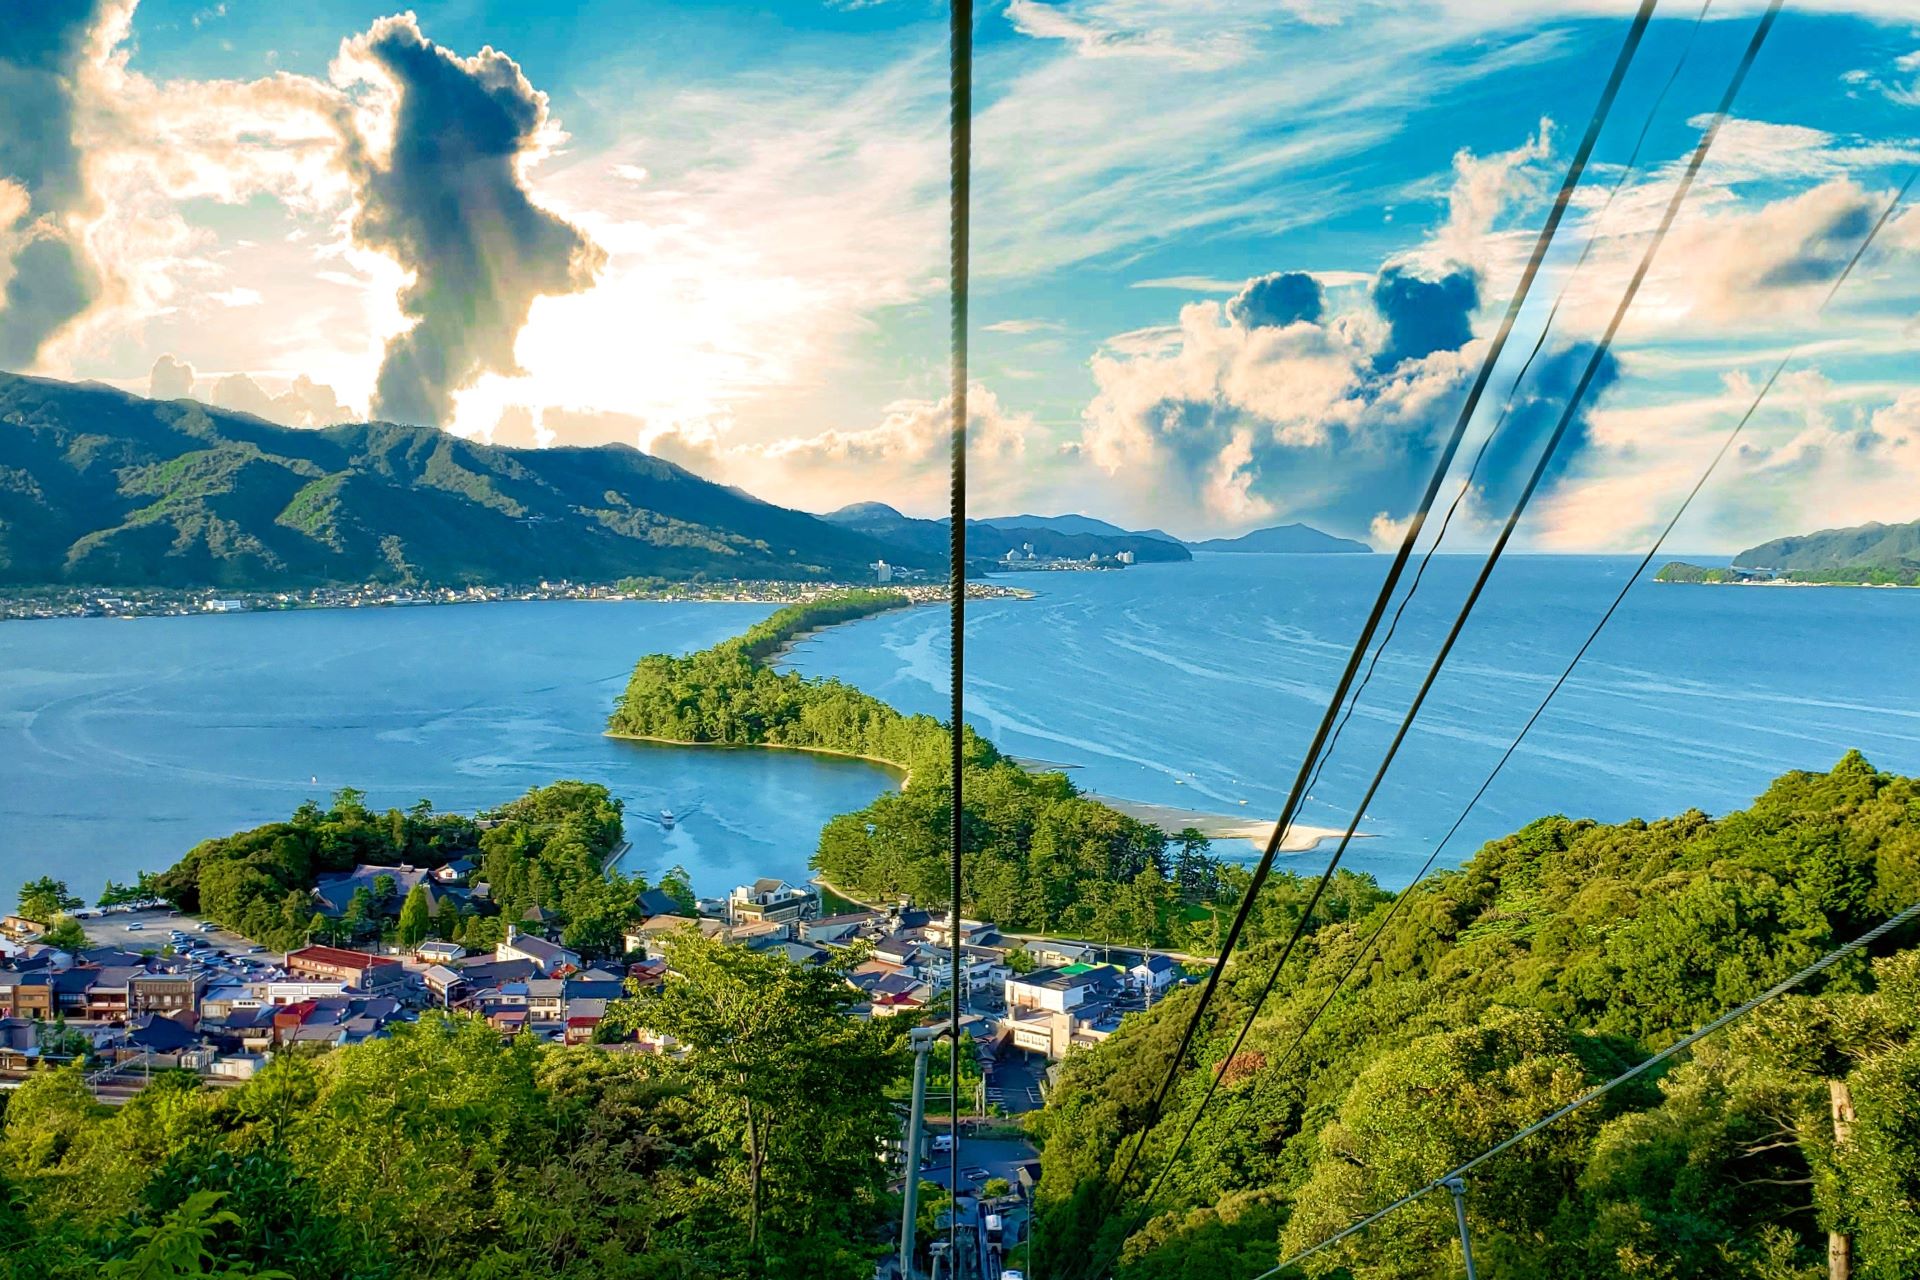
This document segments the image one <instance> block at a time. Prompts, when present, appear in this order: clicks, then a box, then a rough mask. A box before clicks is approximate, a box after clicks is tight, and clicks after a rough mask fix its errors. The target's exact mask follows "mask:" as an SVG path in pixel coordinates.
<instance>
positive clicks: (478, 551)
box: [0, 373, 944, 589]
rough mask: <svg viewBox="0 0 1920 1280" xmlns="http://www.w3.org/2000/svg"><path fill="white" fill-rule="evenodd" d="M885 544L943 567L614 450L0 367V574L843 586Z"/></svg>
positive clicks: (235, 581)
mask: <svg viewBox="0 0 1920 1280" xmlns="http://www.w3.org/2000/svg"><path fill="white" fill-rule="evenodd" d="M882 558H885V559H888V560H892V561H894V562H896V563H900V564H903V565H907V566H911V567H920V568H926V569H937V568H939V567H940V565H941V564H942V563H944V556H934V555H931V554H926V553H923V552H921V551H918V550H916V549H914V548H912V547H908V546H902V545H899V544H896V543H893V542H881V541H880V540H878V539H876V538H874V537H872V536H871V535H869V534H866V533H864V532H861V531H860V530H857V529H850V528H847V527H845V526H844V525H836V524H832V523H829V522H827V521H824V520H821V519H818V518H817V517H815V516H811V515H807V514H805V513H804V512H799V511H791V510H787V509H786V508H783V507H777V506H774V505H772V504H770V503H766V502H762V501H760V500H759V499H757V498H754V497H752V496H750V495H748V494H745V493H742V492H740V491H739V490H736V489H730V488H726V487H723V486H721V485H717V484H713V483H711V482H709V481H706V480H702V479H701V478H700V477H698V476H696V475H694V474H693V473H691V472H689V471H686V470H684V469H682V468H680V467H677V466H675V465H673V464H672V463H670V462H665V461H662V460H660V459H658V458H653V457H649V456H648V455H647V454H644V453H641V452H639V451H638V450H636V449H632V448H629V447H626V446H624V445H605V446H600V447H598V448H551V449H506V448H495V447H493V446H490V445H485V444H479V443H476V442H474V441H470V440H466V439H463V438H461V437H459V436H455V435H450V434H448V433H447V432H444V431H439V430H435V429H432V428H426V427H407V426H394V425H390V424H386V423H371V424H361V425H348V426H336V427H327V428H324V429H319V430H312V429H295V428H289V427H280V426H274V425H271V424H269V423H266V422H263V421H261V420H260V419H258V418H254V417H252V416H250V415H246V414H239V413H229V412H224V411H222V410H218V409H211V408H208V407H207V406H206V405H203V404H200V403H198V402H197V401H192V400H176V401H153V400H147V399H144V398H142V397H139V396H134V395H129V394H127V393H125V392H122V391H118V390H115V389H113V388H111V387H106V386H101V385H97V384H73V383H65V382H58V381H52V380H48V379H41V378H28V377H22V376H19V375H15V374H5V373H0V583H7V584H14V585H23V584H47V583H84V584H89V585H103V586H106V585H144V586H174V587H188V586H194V587H197V586H222V587H231V588H255V589H278V588H285V587H293V586H307V585H322V584H329V583H356V582H393V583H415V582H420V583H434V584H442V585H446V584H483V583H520V582H532V581H538V580H541V579H544V578H572V579H577V580H586V581H610V580H614V579H618V578H623V577H631V576H658V577H669V578H689V577H694V576H698V575H706V576H709V577H716V578H798V579H805V578H839V579H848V578H860V577H866V576H869V574H870V571H869V569H868V566H869V565H870V564H871V563H872V562H874V561H875V560H878V559H882Z"/></svg>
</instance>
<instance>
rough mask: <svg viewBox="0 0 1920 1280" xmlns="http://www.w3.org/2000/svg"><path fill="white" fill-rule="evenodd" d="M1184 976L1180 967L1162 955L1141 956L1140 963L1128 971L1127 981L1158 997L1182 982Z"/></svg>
mask: <svg viewBox="0 0 1920 1280" xmlns="http://www.w3.org/2000/svg"><path fill="white" fill-rule="evenodd" d="M1182 976H1184V975H1183V974H1182V972H1181V969H1180V966H1179V965H1177V964H1175V963H1174V962H1173V961H1172V960H1171V959H1169V958H1168V957H1166V956H1162V955H1151V954H1149V955H1144V956H1141V957H1140V963H1139V964H1136V965H1134V966H1133V967H1132V968H1131V969H1128V970H1127V981H1129V982H1131V983H1132V984H1133V985H1134V987H1135V988H1137V989H1138V990H1141V991H1150V992H1152V993H1154V994H1156V995H1158V994H1159V993H1160V992H1163V991H1165V990H1166V989H1167V988H1168V987H1170V986H1172V985H1173V984H1174V983H1176V982H1178V981H1180V979H1181V977H1182Z"/></svg>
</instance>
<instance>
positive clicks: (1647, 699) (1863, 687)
mask: <svg viewBox="0 0 1920 1280" xmlns="http://www.w3.org/2000/svg"><path fill="white" fill-rule="evenodd" d="M1479 565H1480V561H1479V559H1478V558H1477V557H1474V558H1468V557H1455V556H1442V557H1438V558H1436V559H1435V560H1434V562H1433V564H1432V566H1431V567H1430V568H1429V570H1428V572H1427V577H1426V582H1425V584H1424V585H1423V586H1422V588H1421V591H1420V595H1419V596H1418V597H1416V599H1415V602H1414V605H1413V607H1411V608H1410V609H1409V610H1408V612H1407V614H1406V617H1405V620H1404V621H1403V622H1402V623H1401V625H1400V628H1399V632H1398V634H1397V635H1396V637H1395V639H1394V642H1393V646H1392V647H1391V648H1390V649H1389V650H1388V651H1387V656H1386V658H1385V659H1384V660H1383V661H1382V663H1381V665H1380V667H1379V670H1378V672H1377V673H1376V674H1375V676H1374V678H1373V682H1372V684H1371V685H1370V687H1369V688H1368V690H1367V692H1366V695H1365V698H1364V700H1363V701H1362V703H1361V705H1360V709H1359V711H1358V713H1357V714H1356V715H1355V716H1354V718H1353V720H1352V722H1351V724H1350V725H1349V727H1348V729H1347V730H1346V732H1345V734H1344V735H1343V737H1342V738H1341V740H1340V745H1339V748H1338V750H1337V751H1336V753H1335V755H1334V757H1333V759H1332V761H1331V762H1330V763H1329V765H1328V767H1327V769H1326V771H1325V774H1324V777H1323V779H1322V781H1321V782H1320V783H1319V785H1317V786H1316V787H1315V788H1314V790H1313V793H1312V795H1313V801H1312V803H1310V804H1308V805H1307V806H1306V807H1305V809H1304V811H1303V812H1302V815H1301V820H1302V821H1304V822H1307V823H1311V824H1313V825H1316V826H1324V827H1334V826H1341V827H1344V825H1345V824H1346V822H1347V821H1348V820H1349V819H1350V818H1351V816H1352V812H1353V806H1354V805H1355V804H1357V802H1358V801H1359V799H1360V797H1361V795H1362V794H1363V792H1364V790H1365V787H1366V784H1367V781H1368V779H1369V778H1370V777H1371V776H1372V772H1373V770H1374V768H1375V767H1376V766H1377V764H1378V762H1379V757H1380V753H1381V752H1383V751H1384V750H1385V749H1386V746H1387V743H1388V741H1389V740H1390V738H1391V737H1392V734H1393V731H1394V729H1395V728H1396V727H1397V725H1398V723H1399V719H1400V717H1401V716H1402V715H1403V714H1404V712H1405V709H1406V705H1407V702H1408V701H1409V700H1410V699H1411V698H1412V696H1413V694H1414V692H1415V690H1416V689H1417V688H1418V685H1419V682H1420V680H1421V678H1422V677H1423V676H1424V674H1425V672H1426V668H1427V665H1428V663H1429V662H1431V660H1432V657H1433V653H1434V650H1435V648H1436V647H1437V646H1438V644H1439V643H1440V640H1441V638H1442V636H1443V635H1444V634H1445V630H1446V627H1447V626H1448V625H1449V624H1450V623H1451V621H1452V618H1453V611H1454V610H1455V609H1456V608H1457V607H1458V605H1459V602H1460V600H1461V598H1462V597H1463V596H1464V594H1465V592H1466V590H1467V587H1468V585H1469V584H1470V582H1471V580H1472V577H1473V575H1474V574H1475V573H1476V572H1477V571H1478V569H1479ZM1387 567H1388V557H1386V556H1384V555H1376V556H1270V555H1202V556H1200V557H1198V558H1196V560H1195V561H1194V562H1193V563H1192V564H1188V565H1141V566H1136V567H1134V568H1131V569H1127V570H1124V571H1122V572H1118V573H1042V574H1029V575H1026V576H1024V577H1017V578H1009V579H1007V580H1008V581H1017V582H1021V583H1023V584H1025V585H1031V586H1033V587H1034V588H1036V589H1037V590H1039V591H1041V592H1042V593H1043V594H1042V596H1041V597H1040V598H1039V599H1037V600H1032V601H1024V602H1015V601H1005V602H986V603H982V604H980V605H977V606H975V608H974V611H973V614H972V617H971V619H970V622H969V626H968V639H967V660H968V706H969V714H970V718H971V719H972V720H973V721H974V722H975V723H976V724H977V725H978V727H979V728H980V729H981V730H982V731H984V732H985V733H986V734H988V735H989V736H990V737H991V738H992V739H993V740H994V741H995V742H996V743H998V744H999V745H1000V746H1001V747H1002V748H1003V749H1004V750H1007V751H1009V752H1012V753H1015V754H1018V755H1023V756H1029V757H1034V758H1039V759H1044V760H1049V761H1055V762H1059V763H1063V764H1069V765H1075V766H1078V769H1077V771H1076V772H1075V773H1074V774H1073V775H1072V776H1073V777H1074V778H1075V779H1076V780H1077V781H1078V782H1080V784H1081V785H1082V786H1083V787H1085V788H1086V789H1088V790H1091V791H1097V792H1101V793H1104V794H1108V795H1115V796H1124V797H1127V798H1130V799H1135V800H1144V801H1150V802H1154V803H1158V804H1171V805H1182V806H1184V807H1188V808H1193V809H1201V810H1207V811H1211V812H1217V813H1245V814H1249V815H1255V814H1257V815H1264V816H1266V817H1268V818H1271V817H1273V816H1275V815H1277V814H1278V813H1279V811H1280V806H1281V805H1282V804H1283V803H1284V802H1285V800H1286V793H1287V789H1288V787H1289V786H1290V785H1291V784H1292V782H1293V778H1294V774H1295V770H1296V769H1297V768H1298V765H1299V755H1300V753H1301V752H1302V751H1303V750H1304V748H1305V744H1306V741H1307V740H1308V738H1309V737H1310V736H1311V734H1312V731H1313V728H1314V726H1315V725H1316V724H1317V723H1318V722H1319V718H1320V715H1321V712H1322V711H1323V709H1324V708H1325V706H1326V698H1327V693H1328V691H1329V690H1330V689H1331V688H1332V687H1333V684H1334V682H1335V680H1336V679H1337V678H1338V675H1339V671H1340V667H1341V665H1342V664H1343V663H1344V662H1345V659H1346V656H1347V652H1348V648H1349V646H1350V645H1351V644H1352V637H1353V635H1354V634H1355V633H1356V632H1357V631H1358V629H1359V626H1360V623H1361V621H1362V620H1363V619H1364V617H1365V615H1366V610H1367V608H1368V607H1369V606H1370V605H1371V603H1372V600H1373V597H1374V594H1375V593H1376V592H1377V591H1378V590H1379V584H1380V579H1381V578H1382V577H1383V576H1384V575H1385V573H1386V570H1387ZM1633 567H1634V561H1633V560H1629V559H1624V558H1618V557H1578V558H1575V557H1531V556H1509V557H1506V558H1504V559H1503V560H1502V561H1501V564H1500V567H1499V568H1498V569H1497V570H1496V571H1495V575H1494V577H1493V579H1492V581H1491V582H1490V583H1489V585H1488V587H1487V591H1486V593H1485V595H1483V596H1482V598H1481V601H1480V603H1479V605H1478V607H1477V608H1476V610H1475V612H1474V615H1473V618H1472V620H1471V621H1470V622H1469V623H1468V626H1467V630H1466V631H1465V632H1464V634H1463V635H1462V637H1461V640H1460V642H1459V644H1458V645H1457V646H1456V647H1455V649H1454V652H1453V656H1452V657H1451V659H1450V660H1449V662H1448V664H1447V666H1446V668H1445V670H1444V671H1443V673H1442V675H1441V677H1440V679H1439V681H1438V683H1437V684H1436V685H1435V687H1434V690H1433V692H1432V694H1431V695H1430V696H1429V698H1428V700H1427V704H1426V707H1425V710H1424V711H1423V712H1422V715H1421V718H1420V719H1419V720H1418V721H1416V722H1415V728H1414V730H1413V732H1412V733H1411V734H1410V735H1409V737H1408V739H1407V742H1406V744H1405V745H1404V746H1403V747H1402V748H1401V751H1400V755H1399V757H1398V760H1397V761H1396V763H1395V765H1394V766H1393V768H1392V770H1391V771H1390V772H1389V773H1388V775H1387V779H1386V782H1385V784H1384V785H1383V786H1382V788H1381V790H1380V792H1379V794H1378V795H1377V796H1376V797H1375V798H1374V801H1373V803H1372V804H1371V805H1370V806H1368V813H1367V815H1366V817H1365V818H1364V819H1363V820H1362V823H1361V827H1360V830H1361V832H1362V833H1365V834H1367V835H1368V836H1370V837H1372V838H1370V839H1367V840H1364V841H1358V842H1356V843H1355V844H1354V846H1353V849H1352V851H1351V852H1350V853H1349V855H1348V856H1347V859H1346V861H1345V863H1344V865H1348V866H1353V867H1356V868H1358V869H1363V870H1368V871H1371V872H1373V873H1375V874H1376V875H1378V876H1379V877H1380V879H1381V880H1382V881H1383V882H1384V883H1388V884H1395V885H1397V884H1402V883H1404V882H1405V881H1406V880H1407V879H1408V878H1409V877H1410V876H1411V874H1412V872H1413V869H1414V868H1416V867H1418V866H1419V864H1420V863H1421V862H1422V861H1424V860H1425V858H1426V855H1427V853H1428V852H1429V851H1430V850H1431V849H1432V848H1433V845H1434V843H1435V842H1436V841H1438V840H1439V839H1440V838H1441V837H1442V836H1444V835H1445V833H1446V831H1447V829H1448V828H1449V827H1450V826H1451V825H1452V823H1453V820H1454V818H1455V817H1456V816H1457V815H1458V814H1459V813H1460V811H1461V809H1462V808H1463V807H1464V806H1465V804H1466V803H1467V801H1468V799H1469V798H1470V797H1471V796H1472V795H1473V793H1474V791H1475V790H1476V789H1477V788H1478V786H1479V784H1480V782H1481V781H1482V779H1484V778H1485V777H1486V775H1487V773H1488V772H1489V771H1490V770H1491V769H1492V768H1493V766H1494V763H1495V762H1496V761H1497V760H1498V758H1499V756H1500V753H1501V751H1503V750H1504V749H1505V747H1506V745H1507V743H1508V742H1509V741H1511V739H1512V736H1513V734H1514V733H1516V732H1518V730H1519V728H1520V726H1521V725H1522V724H1523V723H1524V722H1525V720H1526V718H1527V716H1528V715H1529V714H1530V713H1531V712H1532V710H1533V708H1534V707H1535V706H1537V705H1538V704H1539V701H1540V699H1541V698H1542V697H1544V696H1545V695H1546V692H1547V689H1548V688H1549V687H1550V686H1551V684H1552V681H1553V679H1554V678H1555V677H1556V676H1558V674H1559V672H1560V670H1561V669H1562V668H1563V667H1564V666H1565V664H1566V661H1567V659H1568V658H1569V657H1571V656H1572V654H1573V652H1574V651H1575V650H1576V649H1577V648H1578V647H1579V645H1580V642H1581V641H1582V640H1583V639H1584V638H1585V637H1586V635H1587V633H1588V631H1589V630H1590V629H1591V628H1592V626H1593V624H1594V623H1595V622H1596V621H1597V620H1598V619H1599V616H1600V614H1601V613H1602V612H1603V611H1604V610H1605V607H1606V605H1607V603H1608V602H1609V601H1610V600H1611V599H1612V598H1613V596H1614V594H1615V593H1616V592H1618V591H1619V589H1620V585H1621V583H1622V582H1623V581H1624V579H1625V576H1626V575H1627V574H1628V573H1629V572H1631V570H1632V568H1633ZM1916 626H1920V591H1911V590H1908V591H1900V590H1861V589H1841V588H1757V587H1689V586H1669V585H1664V584H1660V583H1655V582H1652V581H1651V580H1648V581H1643V582H1641V583H1638V584H1636V585H1635V587H1634V589H1633V591H1632V593H1631V594H1630V595H1629V596H1628V598H1627V601H1626V603H1625V604H1623V605H1622V606H1621V609H1620V612H1619V613H1617V614H1616V615H1615V616H1614V619H1613V621H1612V623H1610V624H1609V626H1608V628H1607V630H1606V631H1605V632H1604V633H1603V634H1602V636H1601V638H1600V639H1599V641H1597V642H1596V643H1595V645H1594V647H1593V649H1591V650H1590V651H1589V652H1588V655H1587V657H1586V659H1585V660H1584V661H1583V662H1582V664H1581V665H1580V667H1579V668H1578V669H1576V671H1575V673H1574V676H1573V678H1572V679H1571V680H1570V681H1569V682H1568V684H1567V686H1566V688H1564V689H1563V690H1562V691H1561V692H1560V694H1559V696H1558V697H1557V698H1555V700H1554V702H1553V705H1552V706H1551V707H1550V708H1549V710H1548V711H1547V713H1546V715H1545V716H1543V717H1542V719H1541V721H1540V723H1539V724H1538V725H1537V726H1535V728H1534V730H1533V732H1532V734H1530V735H1529V737H1528V739H1527V742H1526V744H1525V745H1523V746H1522V748H1521V750H1520V751H1519V752H1518V753H1517V754H1516V755H1515V757H1514V759H1513V760H1512V762H1511V763H1509V764H1508V765H1507V767H1506V769H1505V771H1504V772H1503V773H1502V775H1501V779H1500V780H1499V781H1498V782H1496V783H1495V785H1494V787H1493V789H1492V790H1491V791H1489V792H1488V794H1487V797H1486V799H1485V800H1484V801H1482V802H1481V805H1480V806H1479V807H1478V808H1477V809H1476V810H1475V811H1474V814H1473V815H1472V816H1471V817H1470V818H1469V820H1468V821H1467V823H1466V825H1465V826H1463V827H1462V829H1461V833H1460V835H1459V836H1456V837H1455V842H1454V843H1453V844H1451V845H1449V846H1448V847H1447V849H1446V850H1445V851H1444V852H1443V858H1444V860H1445V861H1446V862H1450V863H1457V862H1460V861H1464V860H1465V859H1466V857H1468V856H1470V855H1471V854H1472V852H1473V850H1474V849H1475V848H1476V847H1477V846H1478V844H1479V843H1480V842H1481V841H1483V840H1485V839H1487V838H1489V837H1492V836H1495V835H1500V834H1504V833H1505V832H1508V831H1511V830H1513V829H1514V828H1515V827H1517V826H1520V825H1522V824H1524V823H1526V822H1528V821H1530V820H1532V819H1534V818H1536V817H1539V816H1541V815H1542V814H1547V813H1567V814H1571V815H1576V816H1590V817H1595V818H1599V819H1602V820H1607V821H1617V820H1620V819H1624V818H1628V817H1633V816H1644V817H1658V816H1662V815H1666V814H1672V813H1677V812H1680V811H1682V810H1685V809H1687V808H1688V807H1699V808H1702V809H1706V810H1708V811H1709V812H1725V811H1726V810H1729V809H1734V808H1739V807H1741V806H1743V805H1745V804H1746V803H1747V802H1748V801H1749V800H1751V799H1752V798H1753V796H1754V795H1755V794H1757V793H1758V792H1760V791H1761V790H1763V789H1764V788H1765V787H1766V785H1767V783H1768V782H1769V781H1770V780H1771V779H1772V778H1774V777H1775V776H1777V775H1778V774H1780V773H1783V772H1785V771H1786V770H1788V769H1826V768H1829V767H1831V766H1832V764H1833V762H1834V761H1835V760H1837V759H1838V758H1839V757H1840V756H1841V755H1842V754H1843V753H1844V752H1845V751H1846V750H1847V749H1848V748H1850V747H1858V748H1860V749H1861V750H1862V751H1864V752H1865V753H1866V754H1867V756H1868V758H1869V759H1871V760H1872V761H1873V762H1874V763H1875V764H1877V765H1879V766H1880V767H1881V768H1883V769H1893V770H1898V771H1900V772H1904V773H1913V772H1917V771H1920V681H1916V680H1915V679H1914V669H1915V659H1916V658H1920V644H1917V643H1916V635H1920V632H1917V631H1916ZM943 628H944V623H943V621H942V620H941V619H940V618H938V617H936V616H934V615H933V614H932V613H930V612H928V611H917V612H913V613H905V614H890V615H882V616H880V617H877V618H870V619H866V620H863V621H861V622H857V623H854V624H852V625H850V626H847V627H844V628H839V629H836V630H834V631H830V632H826V633H823V634H821V635H819V636H817V637H814V638H812V639H809V640H808V641H806V642H804V643H803V644H802V645H801V646H800V647H799V649H798V650H797V651H796V653H795V655H794V659H793V660H794V662H795V664H796V665H797V666H798V667H799V668H800V669H801V670H804V671H807V672H810V673H815V674H832V675H837V676H840V677H842V678H844V679H847V680H850V681H852V682H854V683H855V684H857V685H859V686H861V687H862V688H865V689H867V690H868V691H869V692H871V693H874V694H877V695H879V696H880V697H883V698H886V699H887V700H888V701H890V702H892V703H894V704H895V705H896V706H900V707H902V708H905V709H909V710H917V711H926V712H930V713H934V714H943V713H944V709H945V706H946V692H945V691H946V687H947V681H946V667H945V663H946V644H945V632H944V629H943ZM1242 801H1245V804H1244V805H1243V804H1242V803H1241V802H1242ZM1236 845H1237V842H1236ZM1238 847H1240V848H1244V846H1238ZM1229 851H1230V850H1229ZM1294 865H1295V867H1296V868H1299V869H1305V868H1306V867H1307V866H1309V865H1311V867H1312V868H1313V869H1318V867H1319V866H1321V865H1323V859H1316V858H1315V857H1314V856H1313V855H1301V856H1300V857H1298V858H1296V859H1295V860H1294Z"/></svg>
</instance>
